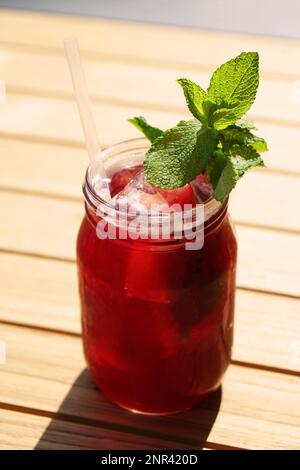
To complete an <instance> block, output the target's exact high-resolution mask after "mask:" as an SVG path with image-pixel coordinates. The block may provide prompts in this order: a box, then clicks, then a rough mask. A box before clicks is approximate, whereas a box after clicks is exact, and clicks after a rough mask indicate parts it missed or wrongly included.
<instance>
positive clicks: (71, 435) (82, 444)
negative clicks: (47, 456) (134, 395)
mask: <svg viewBox="0 0 300 470" xmlns="http://www.w3.org/2000/svg"><path fill="white" fill-rule="evenodd" d="M0 423H1V430H0V450H31V449H38V450H102V449H104V450H114V449H117V450H130V449H134V450H137V449H149V450H150V449H152V450H153V449H174V448H176V449H178V444H175V443H174V442H168V441H165V440H160V439H158V438H154V437H145V436H142V435H137V434H130V433H125V432H120V431H112V430H110V429H105V428H101V427H100V426H99V427H97V426H89V425H87V424H80V423H71V422H67V421H63V420H62V419H57V418H52V419H51V418H48V417H44V416H36V415H32V414H28V413H21V412H19V411H11V410H4V409H1V408H0ZM181 448H183V449H188V448H189V446H186V445H184V444H182V445H181Z"/></svg>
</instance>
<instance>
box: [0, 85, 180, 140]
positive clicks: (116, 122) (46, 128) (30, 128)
mask: <svg viewBox="0 0 300 470" xmlns="http://www.w3.org/2000/svg"><path fill="white" fill-rule="evenodd" d="M2 109H3V110H4V112H1V113H0V134H1V133H6V134H8V135H13V136H14V135H15V134H18V135H19V136H21V137H24V138H27V139H28V138H31V140H35V139H39V138H40V139H41V138H42V139H50V140H54V141H55V140H59V141H67V142H69V143H71V144H72V143H75V144H77V145H82V143H83V134H82V129H81V125H80V120H79V116H78V110H77V107H76V103H75V101H71V100H64V99H54V98H51V97H39V96H33V95H19V94H13V93H8V94H7V98H6V104H5V105H4V107H3V108H1V111H2ZM93 110H94V115H95V119H96V122H97V123H98V125H99V127H100V138H101V141H102V142H104V143H105V144H110V143H114V142H119V141H121V140H126V139H130V138H132V137H136V136H137V135H138V133H137V130H136V129H135V128H134V127H133V126H132V125H131V124H129V122H128V119H129V118H130V117H132V116H134V115H140V114H144V108H142V107H138V106H136V105H131V106H130V105H128V106H118V105H116V106H111V105H106V104H103V105H98V104H96V105H95V106H94V107H93ZM147 116H148V118H149V120H150V122H153V123H155V124H156V125H158V126H161V127H162V128H168V127H171V126H173V125H175V124H176V123H177V122H178V121H179V120H180V119H182V118H184V116H188V114H187V113H186V114H184V113H174V112H160V111H153V110H149V111H148V112H147Z"/></svg>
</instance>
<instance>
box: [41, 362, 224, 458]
mask: <svg viewBox="0 0 300 470" xmlns="http://www.w3.org/2000/svg"><path fill="white" fill-rule="evenodd" d="M221 396H222V391H221V387H220V388H219V389H218V390H217V391H216V392H214V393H212V394H211V395H210V396H208V397H207V398H206V399H205V400H204V401H202V402H201V403H200V404H199V405H198V406H197V407H196V408H194V409H192V410H189V411H186V412H183V413H179V414H176V415H168V416H148V415H139V414H135V413H130V412H128V411H126V410H123V409H121V408H119V407H117V406H115V405H114V404H113V403H111V402H110V401H108V400H107V399H106V398H105V397H103V395H102V394H101V392H100V393H99V390H98V389H96V387H95V386H94V384H93V382H92V380H91V378H90V375H89V373H88V371H87V369H85V370H84V371H83V372H82V373H81V374H80V375H79V377H78V378H77V380H76V381H75V382H74V384H73V386H72V388H71V390H70V392H69V393H68V395H67V396H66V398H65V399H64V401H63V402H62V404H61V406H60V408H59V410H58V412H57V413H55V414H53V416H52V420H51V422H50V424H49V425H48V427H47V428H46V430H45V431H44V433H43V435H42V436H41V438H40V440H39V442H38V444H37V445H36V448H35V449H38V450H45V449H109V450H113V449H121V450H124V449H146V450H148V449H187V448H190V449H201V448H203V447H204V446H205V443H206V441H207V439H208V436H209V433H210V431H211V429H212V426H213V424H214V422H215V420H216V417H217V415H218V411H219V408H220V404H221Z"/></svg>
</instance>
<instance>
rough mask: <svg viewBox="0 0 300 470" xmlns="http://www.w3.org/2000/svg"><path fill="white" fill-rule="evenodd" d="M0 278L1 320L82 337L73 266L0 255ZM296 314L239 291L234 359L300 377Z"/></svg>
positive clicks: (293, 306)
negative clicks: (293, 372) (297, 354)
mask: <svg viewBox="0 0 300 470" xmlns="http://www.w3.org/2000/svg"><path fill="white" fill-rule="evenodd" d="M0 278H1V279H5V282H2V283H1V284H0V299H1V300H0V320H2V321H6V322H10V323H19V324H24V325H29V326H34V327H39V328H50V329H52V330H60V331H65V332H68V333H73V334H79V333H80V330H81V328H80V313H79V297H78V287H77V273H76V266H75V264H74V263H65V262H60V261H55V260H44V259H39V258H31V257H27V256H20V255H12V254H8V253H1V254H0ZM299 308H300V300H299V299H292V298H288V297H280V296H275V295H270V294H262V293H259V292H247V291H244V290H241V289H238V290H237V299H236V312H235V341H234V352H233V359H235V360H238V361H244V362H246V363H255V364H260V365H264V366H267V367H277V368H281V369H287V370H291V371H295V370H296V371H297V370H299V371H300V364H298V363H297V362H296V357H294V356H295V354H296V351H295V348H296V346H297V344H298V341H299V337H300V322H299V314H298V311H299ZM0 336H1V335H0Z"/></svg>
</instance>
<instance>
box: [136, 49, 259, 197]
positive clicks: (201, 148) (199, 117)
mask: <svg viewBox="0 0 300 470" xmlns="http://www.w3.org/2000/svg"><path fill="white" fill-rule="evenodd" d="M258 63H259V58H258V54H257V53H256V52H243V53H241V54H240V55H239V56H237V57H236V58H234V59H231V60H229V61H228V62H226V63H225V64H223V65H221V67H219V68H218V69H217V70H216V71H215V72H214V73H213V75H212V77H211V80H210V84H209V87H208V89H207V91H204V90H203V89H202V88H201V87H200V86H199V85H197V84H196V83H194V82H192V81H191V80H188V79H186V78H181V79H179V80H178V83H179V84H180V86H181V87H182V89H183V92H184V96H185V99H186V102H187V105H188V108H189V110H190V112H191V113H192V115H193V116H194V119H192V120H189V121H180V122H179V123H178V124H177V126H175V127H173V128H171V129H168V130H166V131H162V130H160V129H158V128H157V127H152V126H150V125H149V124H148V123H147V121H146V120H145V119H144V118H143V117H135V118H133V119H130V122H131V123H132V124H133V125H135V126H136V127H137V128H138V129H139V130H141V131H142V132H143V133H144V135H145V136H146V137H147V138H148V139H149V140H150V142H151V143H152V145H151V147H150V149H149V150H148V152H147V154H146V159H145V162H144V168H145V173H146V177H147V179H148V181H149V182H150V183H152V184H153V185H154V186H157V187H160V188H163V189H175V188H178V187H181V186H184V185H185V184H187V183H190V182H191V181H192V180H193V179H194V178H195V177H196V176H197V175H198V174H199V173H201V172H203V173H205V174H206V175H207V177H208V178H209V180H210V182H211V184H212V187H213V190H214V197H215V198H216V199H217V200H220V201H222V200H224V199H225V198H226V197H227V196H228V195H229V193H230V191H231V190H232V189H233V188H234V186H235V185H236V182H237V181H238V179H239V178H241V177H242V176H243V175H244V173H245V172H246V171H247V170H248V169H249V168H252V167H255V166H263V165H264V163H263V160H262V158H261V156H260V152H265V151H267V150H268V148H267V144H266V142H265V140H264V139H263V138H261V137H257V136H256V135H254V134H253V132H252V131H253V130H254V129H255V128H254V126H253V124H252V123H251V121H249V120H248V119H247V118H246V116H245V113H246V112H247V111H248V110H249V108H250V107H251V105H252V103H253V102H254V100H255V97H256V92H257V87H258V82H259V75H258Z"/></svg>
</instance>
